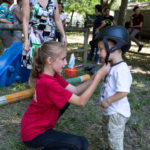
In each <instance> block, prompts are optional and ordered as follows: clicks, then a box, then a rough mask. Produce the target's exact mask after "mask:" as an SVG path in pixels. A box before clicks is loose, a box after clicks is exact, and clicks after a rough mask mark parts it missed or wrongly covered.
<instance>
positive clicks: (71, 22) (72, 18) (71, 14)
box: [69, 11, 74, 25]
mask: <svg viewBox="0 0 150 150" xmlns="http://www.w3.org/2000/svg"><path fill="white" fill-rule="evenodd" d="M73 15H74V11H72V14H71V19H70V22H69V24H70V25H72V19H73Z"/></svg>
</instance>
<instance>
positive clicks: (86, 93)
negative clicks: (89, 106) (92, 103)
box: [80, 77, 102, 106]
mask: <svg viewBox="0 0 150 150" xmlns="http://www.w3.org/2000/svg"><path fill="white" fill-rule="evenodd" d="M101 79H102V77H100V78H99V79H94V80H93V82H92V83H91V84H90V85H89V87H88V88H87V89H86V90H85V91H84V92H83V94H82V95H81V96H80V98H81V101H82V106H84V105H85V104H86V103H87V102H88V100H89V98H90V97H91V96H92V94H93V92H94V91H95V89H96V87H97V86H98V84H99V81H100V80H101Z"/></svg>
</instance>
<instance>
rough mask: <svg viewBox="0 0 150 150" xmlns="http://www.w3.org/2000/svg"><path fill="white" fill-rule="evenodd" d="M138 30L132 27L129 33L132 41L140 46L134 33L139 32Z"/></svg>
mask: <svg viewBox="0 0 150 150" xmlns="http://www.w3.org/2000/svg"><path fill="white" fill-rule="evenodd" d="M139 32H140V31H139V30H138V29H133V30H132V32H131V33H130V38H131V40H132V41H134V42H135V43H136V44H137V45H138V46H140V43H139V41H138V40H137V39H136V37H135V36H136V35H137V34H138V33H139Z"/></svg>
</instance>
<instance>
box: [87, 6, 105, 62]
mask: <svg viewBox="0 0 150 150" xmlns="http://www.w3.org/2000/svg"><path fill="white" fill-rule="evenodd" d="M95 13H96V19H95V20H94V24H93V38H92V41H93V40H94V38H95V36H96V34H98V33H99V31H100V30H101V29H102V28H103V27H104V26H105V24H106V23H105V20H104V18H103V16H102V7H101V5H95ZM89 20H91V21H92V22H93V19H90V18H89ZM95 49H96V55H95V59H94V61H95V62H96V63H99V62H100V58H99V56H98V54H97V52H98V48H96V47H95V46H93V45H91V51H90V54H89V56H88V60H92V59H93V55H94V51H95Z"/></svg>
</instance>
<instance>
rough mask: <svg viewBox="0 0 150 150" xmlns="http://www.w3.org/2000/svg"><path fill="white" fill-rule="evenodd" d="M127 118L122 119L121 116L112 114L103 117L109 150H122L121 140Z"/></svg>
mask: <svg viewBox="0 0 150 150" xmlns="http://www.w3.org/2000/svg"><path fill="white" fill-rule="evenodd" d="M128 119H129V118H126V117H124V116H123V115H121V114H118V113H116V114H113V115H110V116H104V117H103V121H104V122H105V126H107V137H108V143H109V146H110V148H111V150H123V149H124V148H123V147H124V146H123V139H124V130H125V124H126V122H127V121H128Z"/></svg>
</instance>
